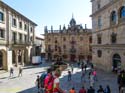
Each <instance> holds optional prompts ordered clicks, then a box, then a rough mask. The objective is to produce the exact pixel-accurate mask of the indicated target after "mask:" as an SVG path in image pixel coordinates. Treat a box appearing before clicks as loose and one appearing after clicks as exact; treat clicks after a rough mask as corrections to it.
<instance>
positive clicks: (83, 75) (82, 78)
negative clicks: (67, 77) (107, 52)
mask: <svg viewBox="0 0 125 93" xmlns="http://www.w3.org/2000/svg"><path fill="white" fill-rule="evenodd" d="M83 80H84V82H85V81H86V80H85V71H82V74H81V81H83Z"/></svg>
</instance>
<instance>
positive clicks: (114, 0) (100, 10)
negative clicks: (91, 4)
mask: <svg viewBox="0 0 125 93" xmlns="http://www.w3.org/2000/svg"><path fill="white" fill-rule="evenodd" d="M92 1H93V0H92ZM118 1H119V0H112V1H111V2H110V3H108V4H106V5H105V6H103V7H102V8H100V9H99V10H97V11H96V12H94V13H93V14H92V15H90V17H93V16H95V15H97V14H98V13H100V12H102V11H103V10H105V9H106V8H107V7H110V6H112V5H113V4H114V3H116V2H118Z"/></svg>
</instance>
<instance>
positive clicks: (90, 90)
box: [87, 86, 95, 93]
mask: <svg viewBox="0 0 125 93" xmlns="http://www.w3.org/2000/svg"><path fill="white" fill-rule="evenodd" d="M87 93H95V89H94V88H93V87H92V86H90V88H89V89H88V90H87Z"/></svg>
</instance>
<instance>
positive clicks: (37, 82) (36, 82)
mask: <svg viewBox="0 0 125 93" xmlns="http://www.w3.org/2000/svg"><path fill="white" fill-rule="evenodd" d="M35 84H36V86H37V89H38V93H39V92H40V77H39V75H37V78H36V81H35Z"/></svg>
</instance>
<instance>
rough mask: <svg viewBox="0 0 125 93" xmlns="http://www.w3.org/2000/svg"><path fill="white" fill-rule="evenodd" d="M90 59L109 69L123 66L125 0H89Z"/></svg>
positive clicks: (124, 65) (100, 66) (102, 67)
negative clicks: (90, 19)
mask: <svg viewBox="0 0 125 93" xmlns="http://www.w3.org/2000/svg"><path fill="white" fill-rule="evenodd" d="M91 2H92V15H91V17H92V28H93V29H92V32H93V34H92V39H93V40H92V42H93V43H92V61H93V62H94V63H95V64H96V65H97V66H98V68H101V69H104V70H107V71H111V70H113V69H114V70H116V69H117V68H123V67H125V62H124V61H125V0H91Z"/></svg>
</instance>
